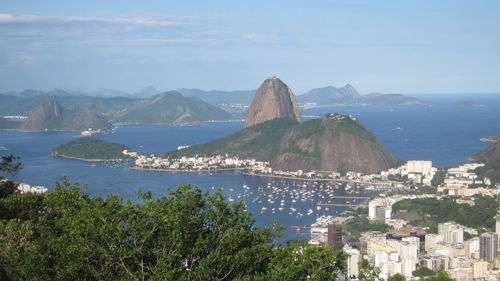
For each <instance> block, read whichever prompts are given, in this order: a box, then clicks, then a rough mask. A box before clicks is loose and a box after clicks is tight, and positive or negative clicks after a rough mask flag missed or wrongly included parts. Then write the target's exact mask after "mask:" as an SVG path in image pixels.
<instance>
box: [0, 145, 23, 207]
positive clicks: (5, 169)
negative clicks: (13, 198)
mask: <svg viewBox="0 0 500 281" xmlns="http://www.w3.org/2000/svg"><path fill="white" fill-rule="evenodd" d="M21 169H22V165H21V163H20V162H19V157H16V156H13V155H9V156H2V161H0V198H5V197H7V196H8V195H10V194H12V193H14V192H16V190H17V185H18V183H16V182H15V181H14V180H15V177H16V175H17V173H18V172H19V171H20V170H21Z"/></svg>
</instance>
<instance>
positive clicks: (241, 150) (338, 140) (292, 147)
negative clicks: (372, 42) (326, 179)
mask: <svg viewBox="0 0 500 281" xmlns="http://www.w3.org/2000/svg"><path fill="white" fill-rule="evenodd" d="M224 154H229V155H231V156H237V157H240V158H247V159H249V158H250V159H257V160H260V161H269V162H270V164H271V167H272V168H273V169H279V170H288V171H292V170H299V169H300V170H306V171H307V170H317V171H327V170H330V171H357V172H362V173H375V172H380V171H382V170H386V169H388V168H391V167H394V166H395V165H396V164H397V160H396V159H395V158H394V157H392V155H391V154H390V153H389V152H388V151H387V150H386V149H385V148H384V147H383V145H382V144H380V143H379V142H378V141H377V139H376V138H375V137H374V136H373V135H372V134H371V133H370V132H369V131H368V130H366V128H364V126H363V125H362V124H361V123H359V122H358V121H357V120H355V119H354V117H351V116H346V115H339V114H328V115H327V116H326V117H324V118H321V119H313V120H309V121H307V122H304V123H299V122H296V121H294V120H291V119H274V120H270V121H267V122H264V123H261V124H258V125H256V126H252V127H248V128H245V129H243V130H241V131H239V132H237V133H235V134H233V135H230V136H227V137H225V138H221V139H218V140H215V141H212V142H209V143H205V144H200V145H195V146H192V147H189V148H186V149H182V150H177V151H172V152H168V153H166V154H165V156H169V157H173V158H178V157H182V156H194V155H224Z"/></svg>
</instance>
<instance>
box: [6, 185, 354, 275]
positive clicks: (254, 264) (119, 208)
mask: <svg viewBox="0 0 500 281" xmlns="http://www.w3.org/2000/svg"><path fill="white" fill-rule="evenodd" d="M84 190H85V186H82V185H80V184H78V183H74V184H71V183H70V182H69V181H68V180H66V179H65V178H63V179H62V181H61V182H59V183H57V184H56V186H55V191H54V192H49V193H45V194H19V193H13V194H10V195H8V196H7V197H5V198H2V199H0V279H1V280H306V279H308V280H337V279H338V277H339V276H340V275H342V274H344V272H345V270H346V255H345V254H344V253H343V252H340V251H339V252H333V251H332V250H331V248H329V247H326V246H306V247H300V246H297V245H290V246H278V247H276V246H275V245H274V241H275V239H276V238H277V237H278V236H279V233H280V231H281V229H282V227H280V226H278V225H275V226H274V227H267V228H255V227H254V225H253V224H254V220H253V218H252V216H251V214H250V213H248V212H246V211H245V206H244V204H243V203H242V202H236V203H228V202H227V201H226V200H225V199H224V198H223V196H222V194H221V193H215V194H208V193H206V192H202V191H201V190H200V189H199V188H197V187H192V186H190V185H181V186H178V187H177V189H176V190H173V191H168V192H167V194H166V195H164V196H161V197H158V198H155V199H152V198H151V193H150V192H139V197H140V199H141V200H142V203H140V204H134V203H132V202H131V200H124V199H123V198H121V197H120V196H118V195H110V196H108V197H106V198H102V197H100V196H94V197H92V196H90V195H89V194H87V193H85V192H84Z"/></svg>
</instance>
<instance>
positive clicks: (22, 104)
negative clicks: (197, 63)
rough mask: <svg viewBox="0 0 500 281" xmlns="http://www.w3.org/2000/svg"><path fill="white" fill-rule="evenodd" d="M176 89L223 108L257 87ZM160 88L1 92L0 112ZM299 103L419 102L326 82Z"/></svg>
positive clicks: (119, 103)
mask: <svg viewBox="0 0 500 281" xmlns="http://www.w3.org/2000/svg"><path fill="white" fill-rule="evenodd" d="M176 91H177V92H179V93H181V94H182V95H183V96H186V97H198V98H200V99H201V100H203V101H204V102H206V103H209V104H212V105H215V106H217V107H220V108H222V109H226V110H240V111H241V110H246V109H248V107H249V106H250V103H251V102H252V99H253V97H254V95H255V92H256V90H248V91H220V90H210V91H204V90H200V89H188V88H183V89H178V90H176ZM159 93H161V91H159V90H157V89H156V88H154V87H153V86H147V87H145V88H143V89H141V90H138V91H136V92H134V93H127V92H123V91H118V90H110V89H108V90H102V91H99V92H94V93H92V94H89V93H84V92H80V91H73V90H69V89H61V88H56V89H52V90H50V91H47V92H43V91H39V90H33V89H30V90H25V91H22V92H19V93H18V92H8V93H4V94H0V101H2V102H1V103H0V116H2V115H28V114H29V113H30V112H32V111H33V110H35V109H36V108H37V107H39V106H40V105H42V104H44V103H46V102H48V101H49V100H52V99H55V100H56V101H57V102H59V103H60V104H61V105H62V106H64V107H77V106H82V105H85V104H94V105H95V106H96V107H97V108H98V109H99V110H100V111H102V112H104V113H110V112H116V111H120V110H123V109H125V108H127V107H129V106H131V105H132V104H134V103H136V102H137V100H139V99H148V98H151V97H153V96H155V95H157V94H159ZM296 98H297V101H298V102H299V104H300V105H301V106H306V107H316V106H335V105H422V104H423V102H421V101H420V100H418V99H416V98H412V97H407V96H404V95H400V94H381V93H371V94H367V95H361V94H359V93H358V91H357V90H356V89H355V88H354V87H353V86H351V85H350V84H347V85H345V86H344V87H341V88H336V87H333V86H328V87H324V88H317V89H313V90H310V91H309V92H307V93H305V94H303V95H297V96H296Z"/></svg>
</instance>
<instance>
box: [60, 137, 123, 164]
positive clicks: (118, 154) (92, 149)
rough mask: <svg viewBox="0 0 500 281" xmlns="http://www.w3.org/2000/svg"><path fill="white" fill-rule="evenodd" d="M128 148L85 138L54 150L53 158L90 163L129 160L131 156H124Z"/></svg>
mask: <svg viewBox="0 0 500 281" xmlns="http://www.w3.org/2000/svg"><path fill="white" fill-rule="evenodd" d="M125 149H127V150H129V148H128V147H126V146H124V145H122V144H118V143H112V142H106V141H103V140H101V139H97V138H92V137H84V138H80V139H77V140H74V141H70V142H67V143H65V144H62V145H60V146H58V147H56V148H54V150H52V156H60V157H67V158H76V159H81V160H88V161H105V160H129V159H132V158H131V157H130V156H128V155H125V154H123V150H125Z"/></svg>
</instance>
